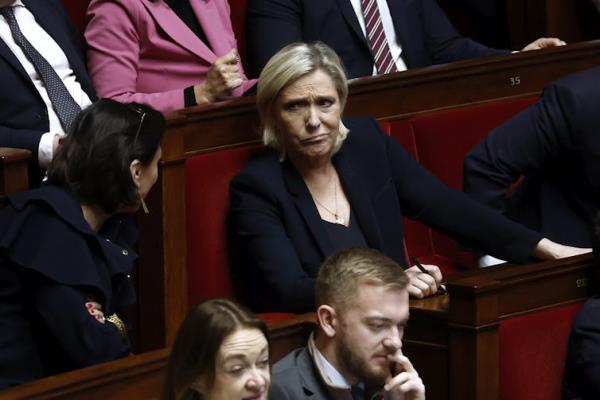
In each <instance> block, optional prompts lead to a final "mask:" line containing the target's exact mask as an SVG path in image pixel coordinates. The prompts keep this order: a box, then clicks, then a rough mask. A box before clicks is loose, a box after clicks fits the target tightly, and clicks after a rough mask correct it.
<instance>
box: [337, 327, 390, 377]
mask: <svg viewBox="0 0 600 400" xmlns="http://www.w3.org/2000/svg"><path fill="white" fill-rule="evenodd" d="M337 359H338V360H340V362H341V363H342V365H343V367H344V369H345V370H346V371H348V372H349V373H351V374H352V375H353V376H354V377H356V378H357V379H358V380H359V381H360V382H363V383H364V384H365V385H366V386H367V387H374V388H375V387H381V386H383V385H384V384H385V381H386V379H387V378H388V376H389V372H388V371H386V370H385V367H384V369H383V370H379V371H374V370H373V369H372V368H369V367H371V365H370V362H371V360H368V359H367V360H363V359H361V358H360V356H359V355H358V354H357V353H356V352H355V351H353V349H352V348H351V347H350V346H349V345H348V341H347V340H346V336H345V335H344V336H341V337H340V341H339V343H338V346H337Z"/></svg>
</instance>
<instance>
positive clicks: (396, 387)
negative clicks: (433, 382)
mask: <svg viewBox="0 0 600 400" xmlns="http://www.w3.org/2000/svg"><path fill="white" fill-rule="evenodd" d="M386 341H387V344H386ZM383 345H384V346H385V347H388V348H390V347H392V346H393V345H394V344H393V343H392V340H391V339H385V340H384V342H383ZM388 360H389V361H390V363H391V365H392V367H393V368H392V371H393V373H394V374H396V375H394V376H390V378H389V379H388V380H387V381H386V383H385V386H384V387H383V389H384V390H385V391H386V392H388V393H389V398H390V400H401V399H403V400H425V385H424V384H423V381H422V380H421V378H420V377H419V374H418V373H417V371H416V370H415V368H414V367H413V365H412V363H411V362H410V360H409V359H408V357H406V356H405V355H404V354H402V346H401V345H400V346H399V347H397V349H396V351H395V352H393V353H392V354H389V355H388Z"/></svg>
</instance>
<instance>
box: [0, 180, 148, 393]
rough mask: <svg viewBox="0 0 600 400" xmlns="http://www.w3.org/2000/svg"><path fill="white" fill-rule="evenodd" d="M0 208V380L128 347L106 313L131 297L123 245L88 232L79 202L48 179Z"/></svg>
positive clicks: (104, 357) (114, 354)
mask: <svg viewBox="0 0 600 400" xmlns="http://www.w3.org/2000/svg"><path fill="white" fill-rule="evenodd" d="M9 200H10V205H9V206H8V207H6V208H5V209H3V210H2V211H0V387H5V386H11V385H15V384H19V383H22V382H26V381H29V380H32V379H37V378H41V377H44V376H47V375H52V374H55V373H59V372H65V371H69V370H72V369H75V368H81V367H85V366H89V365H93V364H96V363H100V362H105V361H110V360H114V359H116V358H120V357H124V356H127V355H128V354H129V342H128V340H127V339H126V338H124V337H122V336H121V335H120V334H119V332H118V331H117V329H116V328H115V326H114V325H113V324H111V323H108V322H106V323H105V324H102V323H100V322H98V321H97V320H96V319H95V318H94V317H92V316H91V315H90V314H89V313H88V311H87V310H86V308H85V302H86V301H89V300H90V299H93V300H94V301H97V302H98V303H100V304H101V305H102V311H103V312H104V315H105V316H109V315H111V314H113V313H115V312H120V311H121V308H122V307H123V306H124V305H126V304H131V303H133V302H134V299H135V294H134V292H133V288H132V285H131V283H130V274H131V271H132V268H133V264H134V262H135V260H136V258H137V256H136V254H135V253H134V252H133V251H131V250H130V249H129V248H123V247H121V246H118V245H116V244H115V243H114V242H113V241H110V240H109V239H108V238H106V237H104V236H102V235H100V234H98V233H96V232H94V231H93V230H92V229H91V228H90V226H89V225H88V224H87V222H86V221H85V219H84V218H83V213H82V211H81V206H80V204H79V202H78V201H77V200H76V199H75V198H74V197H73V196H71V195H70V194H69V193H68V192H66V191H64V190H62V189H59V188H57V187H53V186H46V187H42V188H40V189H36V190H31V191H27V192H20V193H17V194H15V195H12V196H11V197H10V198H9Z"/></svg>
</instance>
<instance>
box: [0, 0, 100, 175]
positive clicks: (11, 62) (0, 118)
mask: <svg viewBox="0 0 600 400" xmlns="http://www.w3.org/2000/svg"><path fill="white" fill-rule="evenodd" d="M23 3H24V4H25V5H26V7H27V9H28V10H29V11H30V12H31V13H32V14H33V15H34V16H35V19H36V21H37V22H38V24H40V26H42V28H44V30H45V31H46V32H47V33H48V34H49V35H50V36H51V37H52V38H53V39H54V40H55V41H56V43H58V45H59V46H60V47H61V49H62V50H63V52H64V53H65V55H66V56H67V59H68V60H69V65H70V66H71V68H72V69H73V71H74V73H75V75H76V77H77V80H78V81H79V83H80V84H81V87H82V89H83V90H84V91H85V92H86V93H87V94H88V96H89V97H90V98H91V99H94V98H95V96H96V95H95V92H94V88H93V87H92V82H91V80H90V78H89V76H88V74H87V70H86V68H85V61H84V56H83V51H82V47H81V43H80V41H79V40H78V39H79V38H80V37H81V34H79V33H78V32H76V31H75V29H74V28H73V27H72V25H71V22H70V20H69V18H68V17H67V14H66V13H65V10H64V9H63V6H62V4H61V2H60V0H23ZM0 87H1V88H2V90H0V147H20V148H25V149H29V150H31V155H32V161H31V164H30V168H29V171H30V178H31V183H32V184H39V181H40V179H41V172H40V169H39V165H38V161H37V156H38V146H39V143H40V138H41V136H42V134H44V133H46V132H48V129H49V121H48V115H47V114H48V112H47V109H46V104H45V103H44V101H43V100H42V98H41V96H40V95H39V92H38V91H37V90H36V88H35V86H34V84H33V82H32V81H31V79H30V78H29V76H28V75H27V73H26V72H25V70H24V69H23V67H22V66H21V63H19V60H18V59H17V58H16V57H15V55H14V54H13V53H12V51H10V49H9V48H8V46H6V44H5V43H4V42H3V41H2V40H0Z"/></svg>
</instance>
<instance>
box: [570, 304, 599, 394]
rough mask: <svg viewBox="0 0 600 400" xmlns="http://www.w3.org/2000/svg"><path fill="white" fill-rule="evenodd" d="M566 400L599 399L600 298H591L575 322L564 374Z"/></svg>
mask: <svg viewBox="0 0 600 400" xmlns="http://www.w3.org/2000/svg"><path fill="white" fill-rule="evenodd" d="M562 399H563V400H597V399H600V297H598V296H594V297H592V298H590V299H588V300H587V301H586V302H585V303H584V304H583V307H582V308H581V311H580V312H579V314H577V317H576V318H575V321H574V322H573V328H572V329H571V335H570V336H569V346H568V351H567V360H566V362H565V375H564V379H563V386H562Z"/></svg>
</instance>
